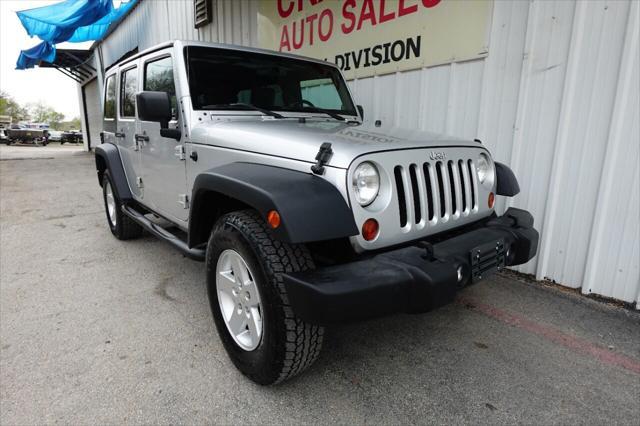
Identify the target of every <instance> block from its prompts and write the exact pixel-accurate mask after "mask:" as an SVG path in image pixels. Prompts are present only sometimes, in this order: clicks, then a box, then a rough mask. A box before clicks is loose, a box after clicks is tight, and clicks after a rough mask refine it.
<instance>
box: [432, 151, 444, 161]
mask: <svg viewBox="0 0 640 426" xmlns="http://www.w3.org/2000/svg"><path fill="white" fill-rule="evenodd" d="M429 158H430V159H432V160H444V159H445V158H447V155H446V154H445V153H444V152H438V151H431V152H430V153H429Z"/></svg>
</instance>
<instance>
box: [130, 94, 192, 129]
mask: <svg viewBox="0 0 640 426" xmlns="http://www.w3.org/2000/svg"><path fill="white" fill-rule="evenodd" d="M136 105H137V108H138V118H139V119H140V120H142V121H154V122H157V123H160V135H161V136H163V137H165V138H172V139H176V140H179V139H180V136H181V134H180V130H178V129H169V121H170V120H171V98H170V97H169V94H168V93H167V92H151V91H145V92H140V93H138V94H137V95H136Z"/></svg>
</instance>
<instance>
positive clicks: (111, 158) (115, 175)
mask: <svg viewBox="0 0 640 426" xmlns="http://www.w3.org/2000/svg"><path fill="white" fill-rule="evenodd" d="M95 159H96V170H97V172H98V181H99V183H100V186H102V175H103V172H104V170H101V168H102V167H101V164H100V161H102V162H103V163H104V165H105V166H106V168H107V169H108V170H109V175H110V176H111V179H112V181H113V185H114V186H115V190H116V193H117V194H118V197H120V200H122V201H131V200H133V196H132V195H131V190H130V189H129V184H128V183H127V176H126V175H125V174H124V168H123V167H122V160H121V159H120V152H118V147H117V146H115V145H114V144H112V143H103V144H100V145H98V146H97V147H96V148H95Z"/></svg>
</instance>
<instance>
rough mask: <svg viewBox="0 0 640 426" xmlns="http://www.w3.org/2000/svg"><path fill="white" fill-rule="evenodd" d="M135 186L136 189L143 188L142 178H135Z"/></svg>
mask: <svg viewBox="0 0 640 426" xmlns="http://www.w3.org/2000/svg"><path fill="white" fill-rule="evenodd" d="M136 185H137V186H138V188H144V184H143V183H142V178H141V177H140V176H138V177H137V178H136Z"/></svg>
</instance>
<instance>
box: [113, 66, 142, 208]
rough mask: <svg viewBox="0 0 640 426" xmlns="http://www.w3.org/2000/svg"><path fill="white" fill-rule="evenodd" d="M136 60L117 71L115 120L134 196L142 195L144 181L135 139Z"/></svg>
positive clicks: (137, 71)
mask: <svg viewBox="0 0 640 426" xmlns="http://www.w3.org/2000/svg"><path fill="white" fill-rule="evenodd" d="M138 73H139V70H138V65H137V61H135V62H133V63H129V64H127V65H125V66H124V67H123V68H121V69H120V71H119V72H118V102H117V111H118V114H117V117H118V118H117V121H116V123H115V128H116V132H115V139H116V141H117V145H118V148H119V151H120V157H121V158H122V165H123V166H124V171H125V173H126V175H127V180H128V181H129V187H130V188H131V193H132V194H133V196H134V198H137V199H138V200H141V199H142V198H143V196H144V187H145V182H144V180H143V178H142V172H141V168H140V150H139V146H138V141H137V140H136V130H137V129H136V93H137V92H138V90H139V76H138Z"/></svg>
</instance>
